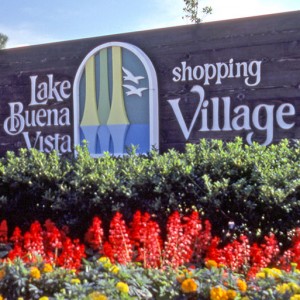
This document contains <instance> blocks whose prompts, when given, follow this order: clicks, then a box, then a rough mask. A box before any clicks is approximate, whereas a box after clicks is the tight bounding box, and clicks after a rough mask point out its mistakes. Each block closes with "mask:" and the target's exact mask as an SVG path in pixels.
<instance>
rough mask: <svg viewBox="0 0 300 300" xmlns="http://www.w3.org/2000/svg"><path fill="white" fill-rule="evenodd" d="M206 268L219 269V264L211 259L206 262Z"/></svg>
mask: <svg viewBox="0 0 300 300" xmlns="http://www.w3.org/2000/svg"><path fill="white" fill-rule="evenodd" d="M205 267H206V268H207V269H211V268H217V267H218V263H217V262H216V261H215V260H212V259H209V260H207V261H206V262H205Z"/></svg>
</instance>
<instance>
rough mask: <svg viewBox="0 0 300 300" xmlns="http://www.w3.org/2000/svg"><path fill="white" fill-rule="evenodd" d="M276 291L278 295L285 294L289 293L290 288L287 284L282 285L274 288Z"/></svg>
mask: <svg viewBox="0 0 300 300" xmlns="http://www.w3.org/2000/svg"><path fill="white" fill-rule="evenodd" d="M276 291H277V292H278V293H279V294H285V293H286V292H290V287H289V285H288V284H287V283H283V284H280V285H277V286H276Z"/></svg>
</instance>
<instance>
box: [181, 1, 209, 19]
mask: <svg viewBox="0 0 300 300" xmlns="http://www.w3.org/2000/svg"><path fill="white" fill-rule="evenodd" d="M183 1H184V4H185V7H184V8H183V11H184V13H185V16H184V18H186V19H188V20H189V21H191V22H192V23H196V24H199V23H200V22H201V21H202V19H201V18H200V17H199V0H183ZM211 13H212V8H211V6H205V7H203V8H202V14H203V16H206V15H210V14H211Z"/></svg>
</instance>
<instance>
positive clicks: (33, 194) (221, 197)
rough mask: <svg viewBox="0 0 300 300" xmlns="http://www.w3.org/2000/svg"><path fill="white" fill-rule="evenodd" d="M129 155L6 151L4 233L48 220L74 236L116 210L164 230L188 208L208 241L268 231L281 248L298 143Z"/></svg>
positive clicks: (297, 194)
mask: <svg viewBox="0 0 300 300" xmlns="http://www.w3.org/2000/svg"><path fill="white" fill-rule="evenodd" d="M134 150H135V149H132V150H131V152H130V153H129V155H128V156H124V157H111V156H110V155H108V154H106V155H104V156H103V157H101V158H97V159H94V158H91V157H90V155H89V153H88V150H87V147H81V148H78V149H77V156H76V157H74V156H69V157H63V156H59V155H57V154H56V153H55V152H53V153H51V154H44V153H41V152H38V151H37V150H35V149H31V150H24V149H22V150H20V152H19V153H18V154H14V153H12V152H8V153H7V155H6V156H5V157H3V158H2V159H1V160H0V218H1V219H4V218H6V219H7V220H8V223H9V225H10V226H9V227H10V228H11V227H13V226H15V225H19V226H23V228H24V226H25V228H26V225H29V224H30V223H31V222H32V221H33V220H35V219H38V220H40V221H44V220H45V219H47V218H51V219H52V220H53V221H55V222H56V223H57V224H66V223H67V224H68V225H69V226H70V227H71V229H74V232H77V233H79V234H80V233H83V232H84V231H85V230H86V228H87V224H88V221H89V220H90V219H91V217H92V216H93V215H95V214H98V215H100V216H101V218H102V220H104V222H105V220H110V219H111V217H112V214H113V213H114V212H115V211H121V212H122V213H123V215H124V216H125V217H126V218H127V220H128V221H130V219H131V217H132V215H133V213H134V212H135V211H136V210H137V209H139V210H141V211H147V212H149V213H151V214H152V215H155V216H156V218H157V220H158V221H159V222H161V223H164V222H165V220H166V217H167V216H168V215H169V213H170V212H171V211H173V210H182V211H186V210H189V209H191V208H193V209H195V208H196V209H198V210H200V211H201V212H202V214H203V217H205V218H208V219H209V220H210V221H211V223H212V225H213V228H214V230H215V231H216V232H214V233H215V234H218V235H220V234H222V233H223V234H224V236H225V235H226V234H228V233H230V234H232V233H235V232H245V231H246V232H248V233H252V236H253V237H259V236H263V235H265V234H267V233H269V232H270V231H273V232H275V233H277V234H279V236H280V235H281V236H282V240H283V241H285V240H286V238H287V237H288V236H287V232H288V231H289V230H290V229H292V228H295V227H297V226H299V217H298V216H299V214H300V176H299V175H300V168H299V163H300V144H299V142H294V143H289V142H288V141H287V140H283V141H282V142H280V143H279V144H276V145H271V146H267V147H266V146H260V145H258V144H254V145H251V146H248V145H245V144H243V142H242V140H241V139H236V140H235V141H234V142H228V143H224V142H222V141H217V140H213V141H206V140H201V141H200V142H199V144H188V145H187V146H186V150H185V152H183V153H179V152H177V151H175V150H169V151H168V152H166V153H163V154H158V153H157V152H156V151H152V152H151V153H149V154H148V155H144V156H143V155H137V154H136V153H135V151H134ZM228 224H230V226H229V225H228ZM104 225H108V224H104ZM106 228H107V226H106Z"/></svg>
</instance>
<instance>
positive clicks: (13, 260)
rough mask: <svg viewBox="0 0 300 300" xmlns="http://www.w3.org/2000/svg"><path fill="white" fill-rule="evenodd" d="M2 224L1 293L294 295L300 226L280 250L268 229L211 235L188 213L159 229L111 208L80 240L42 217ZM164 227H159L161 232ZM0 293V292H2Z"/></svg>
mask: <svg viewBox="0 0 300 300" xmlns="http://www.w3.org/2000/svg"><path fill="white" fill-rule="evenodd" d="M7 232H8V228H7V226H6V222H5V221H2V223H1V227H0V242H1V252H0V255H1V256H2V259H1V266H0V291H1V293H2V297H3V298H6V299H9V300H10V299H17V298H18V297H23V298H24V299H43V300H46V299H47V297H48V298H49V299H214V300H215V299H225V300H226V299H293V300H295V299H300V287H299V286H298V284H300V272H299V271H298V268H299V267H300V255H299V254H300V230H299V229H295V230H293V231H292V232H291V233H290V235H291V240H292V243H291V245H290V246H289V248H287V249H281V248H280V247H279V243H278V241H277V239H276V237H275V235H274V234H272V233H270V234H269V235H268V236H265V237H261V240H262V241H261V242H255V241H251V242H250V241H249V237H247V236H246V235H240V236H235V235H233V234H231V233H230V230H228V232H227V234H226V236H227V242H224V241H221V240H220V238H219V237H216V236H213V235H212V233H211V232H212V231H211V225H210V223H209V222H208V221H204V220H201V218H200V216H199V213H198V212H196V211H193V212H192V213H190V214H186V215H183V216H181V215H180V214H179V212H177V211H176V212H174V213H173V214H171V215H170V216H169V219H168V221H167V226H166V228H165V229H164V230H162V229H161V228H160V227H159V226H158V224H157V223H156V221H155V220H154V219H153V218H152V217H151V216H150V215H149V214H147V213H141V212H139V211H137V212H136V213H135V214H134V217H133V219H132V222H131V223H130V224H126V223H125V221H124V220H123V216H122V214H120V213H116V214H115V216H114V217H113V219H112V220H111V222H110V228H109V232H108V233H106V234H105V232H104V231H103V228H102V221H101V219H100V218H98V217H95V218H94V219H93V221H92V224H91V226H90V227H89V229H88V231H87V232H86V234H85V239H84V242H83V241H80V240H78V239H76V238H75V239H74V238H73V239H72V238H70V237H69V235H68V228H66V227H63V228H62V229H59V228H58V227H56V225H55V224H54V223H53V222H51V221H50V220H47V221H46V222H45V224H44V225H43V226H41V224H40V223H39V222H34V223H32V224H31V226H30V229H29V230H28V231H27V232H25V233H22V232H21V230H20V229H19V228H15V229H14V231H13V234H12V235H11V236H10V237H8V234H7ZM162 232H163V233H162ZM0 299H1V298H0Z"/></svg>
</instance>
